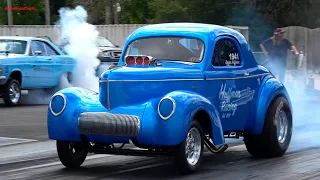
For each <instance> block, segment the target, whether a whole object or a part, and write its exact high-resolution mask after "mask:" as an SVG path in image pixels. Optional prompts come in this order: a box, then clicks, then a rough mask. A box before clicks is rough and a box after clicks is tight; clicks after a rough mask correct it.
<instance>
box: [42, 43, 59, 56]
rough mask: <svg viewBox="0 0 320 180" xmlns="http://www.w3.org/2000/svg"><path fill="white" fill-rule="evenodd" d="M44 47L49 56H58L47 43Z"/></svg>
mask: <svg viewBox="0 0 320 180" xmlns="http://www.w3.org/2000/svg"><path fill="white" fill-rule="evenodd" d="M43 45H44V47H45V48H46V50H47V55H48V56H51V55H57V54H58V53H57V52H56V51H55V50H54V49H53V48H52V47H51V46H50V45H49V44H47V43H45V42H44V43H43Z"/></svg>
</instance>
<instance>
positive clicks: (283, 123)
mask: <svg viewBox="0 0 320 180" xmlns="http://www.w3.org/2000/svg"><path fill="white" fill-rule="evenodd" d="M291 136H292V113H291V110H290V108H289V105H288V102H287V100H286V99H285V98H283V97H279V98H277V99H276V100H275V101H273V103H272V104H271V106H270V107H269V109H268V112H267V115H266V118H265V123H264V127H263V130H262V134H260V135H257V134H245V135H244V142H245V145H246V147H247V150H248V152H249V153H250V154H251V155H252V156H256V157H279V156H282V155H283V154H284V153H285V152H286V151H287V149H288V147H289V144H290V141H291Z"/></svg>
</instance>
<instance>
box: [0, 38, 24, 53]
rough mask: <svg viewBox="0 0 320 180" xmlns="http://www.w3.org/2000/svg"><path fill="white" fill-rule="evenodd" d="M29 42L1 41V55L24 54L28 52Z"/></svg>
mask: <svg viewBox="0 0 320 180" xmlns="http://www.w3.org/2000/svg"><path fill="white" fill-rule="evenodd" d="M26 47H27V41H20V40H10V39H1V40H0V53H5V52H9V53H13V54H24V53H25V52H26Z"/></svg>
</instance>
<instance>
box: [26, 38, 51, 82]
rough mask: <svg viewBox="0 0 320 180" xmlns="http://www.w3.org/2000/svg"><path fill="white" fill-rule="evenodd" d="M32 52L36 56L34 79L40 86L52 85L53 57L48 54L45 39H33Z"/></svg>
mask: <svg viewBox="0 0 320 180" xmlns="http://www.w3.org/2000/svg"><path fill="white" fill-rule="evenodd" d="M31 52H32V55H33V57H34V61H33V62H34V63H33V64H32V65H33V75H32V80H33V81H34V84H35V85H36V86H37V87H38V88H46V87H51V84H52V79H53V78H52V75H53V68H52V64H53V63H54V62H53V59H52V57H51V56H50V55H48V54H47V51H46V48H45V45H44V42H43V41H39V40H33V41H32V42H31Z"/></svg>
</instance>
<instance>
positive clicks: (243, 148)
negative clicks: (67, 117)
mask: <svg viewBox="0 0 320 180" xmlns="http://www.w3.org/2000/svg"><path fill="white" fill-rule="evenodd" d="M132 149H139V148H132ZM229 149H230V150H233V151H243V150H245V145H237V146H232V147H230V148H229ZM205 154H212V153H211V152H206V153H205ZM111 156H113V157H115V156H121V155H110V154H95V155H90V156H88V157H87V158H86V160H92V159H98V158H103V157H111ZM141 157H143V156H141ZM119 160H120V159H119ZM168 163H169V162H161V163H159V162H158V163H156V164H152V165H145V166H141V167H137V168H133V169H129V170H123V171H120V172H116V173H115V174H118V173H125V172H130V171H135V170H139V169H145V168H152V167H157V166H160V165H164V164H168ZM55 165H61V162H60V161H58V162H53V163H47V164H42V165H36V166H30V167H25V168H19V169H14V170H9V171H3V172H0V174H1V173H12V172H17V171H23V170H30V169H36V168H44V167H49V166H55Z"/></svg>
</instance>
